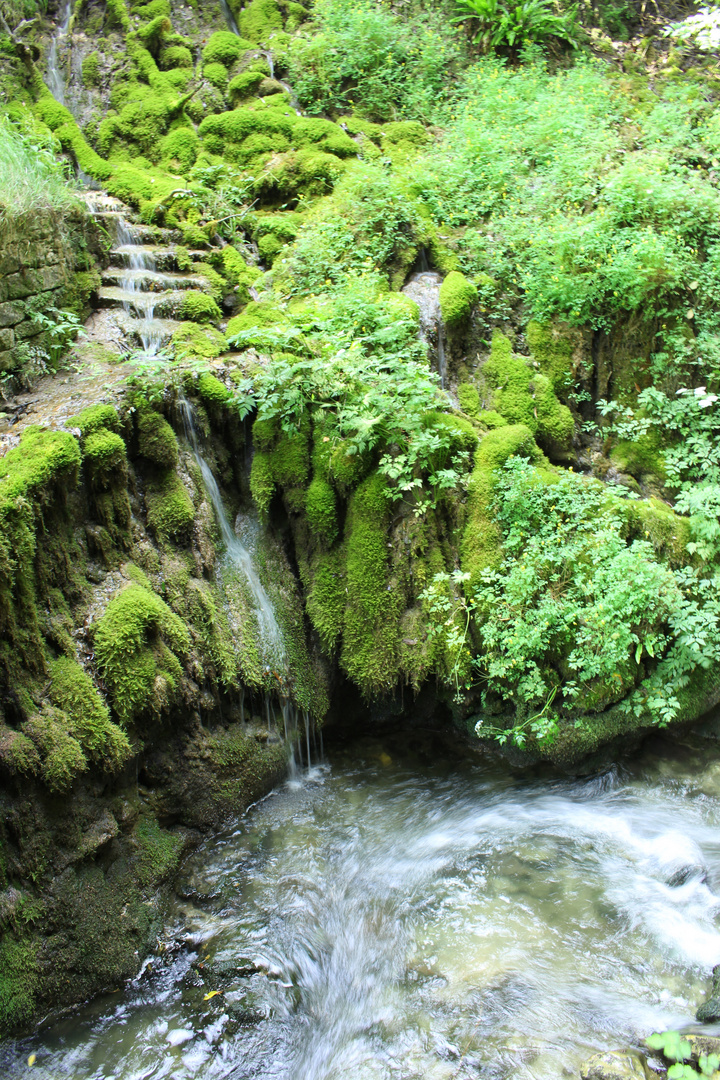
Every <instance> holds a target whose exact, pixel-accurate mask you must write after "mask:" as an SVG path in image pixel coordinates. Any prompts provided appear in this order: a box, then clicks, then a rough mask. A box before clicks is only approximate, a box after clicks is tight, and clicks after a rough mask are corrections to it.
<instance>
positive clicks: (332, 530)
mask: <svg viewBox="0 0 720 1080" xmlns="http://www.w3.org/2000/svg"><path fill="white" fill-rule="evenodd" d="M305 514H306V516H307V522H308V525H309V526H310V529H311V531H312V532H313V534H314V535H315V536H316V537H317V538H318V539H319V540H321V541H322V543H323V544H325V545H326V546H327V547H331V546H332V544H333V543H334V541H335V539H336V537H337V534H338V520H337V497H336V495H335V491H334V490H333V488H332V487H331V486H330V484H329V483H328V482H327V480H325V478H324V477H322V476H316V477H314V478H313V480H312V483H311V484H310V486H309V488H308V491H307V498H306V500H305Z"/></svg>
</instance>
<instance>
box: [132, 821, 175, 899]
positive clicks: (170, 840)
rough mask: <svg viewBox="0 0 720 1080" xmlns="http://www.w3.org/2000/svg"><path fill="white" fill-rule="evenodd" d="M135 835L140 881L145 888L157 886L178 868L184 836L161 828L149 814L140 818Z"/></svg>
mask: <svg viewBox="0 0 720 1080" xmlns="http://www.w3.org/2000/svg"><path fill="white" fill-rule="evenodd" d="M133 835H134V838H135V842H136V844H137V848H138V861H137V877H138V881H139V882H140V884H141V885H143V886H144V887H145V888H156V887H157V886H158V885H160V884H161V882H163V881H166V880H167V878H168V877H169V876H170V875H171V874H172V873H173V871H174V870H176V869H177V866H178V863H179V862H180V855H181V854H182V849H183V840H182V837H181V836H178V835H176V834H175V833H171V832H168V830H167V829H161V828H160V826H159V825H158V823H157V821H156V819H155V818H154V817H150V816H147V815H144V816H143V817H141V818H140V820H139V821H138V823H137V825H136V826H135V830H134V833H133Z"/></svg>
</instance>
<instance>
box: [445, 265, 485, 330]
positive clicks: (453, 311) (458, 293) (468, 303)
mask: <svg viewBox="0 0 720 1080" xmlns="http://www.w3.org/2000/svg"><path fill="white" fill-rule="evenodd" d="M477 297H478V292H477V288H476V287H475V286H474V285H473V283H472V282H471V281H468V279H467V278H466V277H465V275H464V274H461V273H460V271H459V270H453V271H451V272H450V273H449V274H448V275H447V277H445V278H443V283H442V285H441V286H440V311H441V313H442V317H443V322H444V323H445V325H446V326H447V327H449V328H450V329H455V328H458V327H461V326H462V325H463V324H464V323H466V322H467V321H468V319H469V318H470V312H471V311H472V309H473V307H474V305H475V304H476V303H477Z"/></svg>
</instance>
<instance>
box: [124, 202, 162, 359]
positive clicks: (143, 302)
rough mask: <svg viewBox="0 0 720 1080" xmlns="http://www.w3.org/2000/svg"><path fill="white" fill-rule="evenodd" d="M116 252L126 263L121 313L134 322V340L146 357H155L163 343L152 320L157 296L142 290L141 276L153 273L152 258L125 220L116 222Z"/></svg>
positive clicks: (153, 258) (160, 333)
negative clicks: (136, 330) (140, 343)
mask: <svg viewBox="0 0 720 1080" xmlns="http://www.w3.org/2000/svg"><path fill="white" fill-rule="evenodd" d="M116 244H117V251H118V252H122V253H125V254H127V256H128V259H127V263H126V266H125V270H124V273H123V275H122V277H121V279H120V288H121V289H122V290H123V293H124V294H125V295H124V296H123V302H122V303H123V308H124V310H125V312H126V313H127V314H128V315H129V316H130V317H131V318H134V319H135V320H136V321H137V322H138V324H139V325H138V336H139V337H140V341H141V342H142V348H143V352H144V353H145V355H146V356H157V354H158V352H159V350H160V345H161V343H162V340H163V327H162V325H161V324H159V323H158V322H157V320H156V319H155V318H154V314H155V304H156V302H157V294H156V293H153V292H152V291H149V290H147V289H144V288H143V284H144V282H143V275H144V274H145V275H147V274H153V273H155V256H154V255H153V253H152V251H149V250H148V249H147V248H146V247H143V246H142V245H141V244H140V243H139V242H138V240H137V237H136V236H135V235H134V234H133V231H132V228H131V226H130V225H128V223H127V221H126V220H125V218H120V220H119V221H118V226H117V237H116Z"/></svg>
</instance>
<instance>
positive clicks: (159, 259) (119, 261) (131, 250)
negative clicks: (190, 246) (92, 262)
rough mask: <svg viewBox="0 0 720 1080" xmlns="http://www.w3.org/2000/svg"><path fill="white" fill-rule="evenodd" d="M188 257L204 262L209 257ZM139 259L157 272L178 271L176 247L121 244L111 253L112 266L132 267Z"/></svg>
mask: <svg viewBox="0 0 720 1080" xmlns="http://www.w3.org/2000/svg"><path fill="white" fill-rule="evenodd" d="M188 255H189V256H190V258H191V259H192V260H193V261H198V262H202V260H203V258H204V257H205V256H206V255H207V252H206V251H189V252H188ZM138 258H140V259H144V260H146V261H147V265H148V266H152V265H154V266H155V269H156V270H177V268H178V265H177V251H176V249H175V248H174V247H163V246H162V245H160V244H119V245H118V246H117V247H115V248H113V250H112V251H111V252H110V265H111V266H130V265H131V263H132V262H135V261H136V260H137V259H138Z"/></svg>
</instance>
